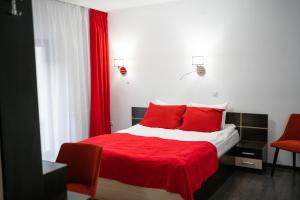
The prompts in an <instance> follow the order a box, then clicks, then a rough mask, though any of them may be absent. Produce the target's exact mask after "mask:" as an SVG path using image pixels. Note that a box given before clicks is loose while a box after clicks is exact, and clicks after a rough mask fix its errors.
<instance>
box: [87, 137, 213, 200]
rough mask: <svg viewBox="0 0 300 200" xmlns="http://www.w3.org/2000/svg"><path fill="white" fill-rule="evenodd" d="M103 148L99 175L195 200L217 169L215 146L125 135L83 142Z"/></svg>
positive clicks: (96, 138)
mask: <svg viewBox="0 0 300 200" xmlns="http://www.w3.org/2000/svg"><path fill="white" fill-rule="evenodd" d="M82 142H83V143H89V144H96V145H101V146H102V147H103V154H102V161H101V162H102V163H101V170H100V176H101V177H104V178H108V179H114V180H118V181H121V182H124V183H127V184H131V185H137V186H142V187H149V188H160V189H165V190H167V191H169V192H172V193H179V194H180V195H181V196H182V197H183V198H184V199H186V200H187V199H189V200H192V199H194V195H193V193H194V192H195V191H196V190H197V189H199V188H200V187H201V184H202V183H203V182H204V181H205V180H206V179H207V178H208V177H209V176H211V175H212V174H214V173H215V172H216V170H217V169H218V157H217V150H216V148H215V146H214V145H213V144H211V143H209V142H203V141H200V142H183V141H177V140H166V139H161V138H157V137H142V136H135V135H131V134H127V133H114V134H109V135H101V136H97V137H93V138H90V139H87V140H84V141H82Z"/></svg>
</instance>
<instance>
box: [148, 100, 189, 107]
mask: <svg viewBox="0 0 300 200" xmlns="http://www.w3.org/2000/svg"><path fill="white" fill-rule="evenodd" d="M152 103H154V104H156V105H162V106H168V105H170V106H177V105H185V104H184V103H183V104H181V103H166V102H164V101H161V100H159V99H155V101H152Z"/></svg>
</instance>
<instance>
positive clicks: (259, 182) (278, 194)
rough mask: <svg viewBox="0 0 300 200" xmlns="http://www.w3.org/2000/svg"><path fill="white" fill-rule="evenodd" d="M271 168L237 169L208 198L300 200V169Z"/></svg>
mask: <svg viewBox="0 0 300 200" xmlns="http://www.w3.org/2000/svg"><path fill="white" fill-rule="evenodd" d="M270 170H271V168H269V167H268V168H267V169H266V170H265V171H264V172H261V173H257V172H253V171H249V170H243V169H238V170H236V171H235V172H234V174H233V175H232V176H231V177H230V178H229V179H228V180H227V181H226V182H225V183H224V184H223V185H222V187H221V188H220V189H219V190H218V191H217V192H216V193H215V194H214V195H213V196H212V197H211V198H210V200H226V199H230V200H237V199H242V200H248V199H249V200H255V199H257V200H262V199H266V200H269V199H270V200H300V171H299V170H297V171H293V170H292V169H284V168H276V171H275V174H274V176H273V177H271V176H270Z"/></svg>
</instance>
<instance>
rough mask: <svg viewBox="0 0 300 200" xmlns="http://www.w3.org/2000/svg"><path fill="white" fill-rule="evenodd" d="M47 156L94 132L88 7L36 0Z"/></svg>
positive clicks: (52, 157)
mask: <svg viewBox="0 0 300 200" xmlns="http://www.w3.org/2000/svg"><path fill="white" fill-rule="evenodd" d="M32 4H33V5H32V6H33V17H34V34H35V50H36V68H37V83H38V100H39V114H40V130H41V143H42V156H43V159H44V160H51V161H53V160H55V158H56V156H57V153H58V150H59V148H60V145H61V144H62V143H64V142H75V141H79V140H81V139H83V138H86V137H88V130H89V110H90V85H89V84H90V54H89V31H88V30H89V21H88V20H89V15H88V9H87V8H83V7H79V6H75V5H71V4H67V3H62V2H58V1H55V0H33V1H32Z"/></svg>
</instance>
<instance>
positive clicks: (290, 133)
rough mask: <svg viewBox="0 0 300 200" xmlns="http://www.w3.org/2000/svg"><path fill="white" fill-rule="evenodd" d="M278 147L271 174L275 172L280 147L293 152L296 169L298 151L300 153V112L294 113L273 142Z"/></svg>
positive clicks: (273, 145)
mask: <svg viewBox="0 0 300 200" xmlns="http://www.w3.org/2000/svg"><path fill="white" fill-rule="evenodd" d="M271 146H272V147H275V148H276V151H275V155H274V160H273V166H272V171H271V176H273V174H274V169H275V167H276V162H277V157H278V152H279V149H283V150H286V151H291V152H293V168H294V169H296V153H300V114H292V115H291V116H290V119H289V121H288V124H287V126H286V128H285V131H284V133H283V134H282V136H281V137H280V138H279V139H278V140H277V141H275V142H273V143H272V144H271Z"/></svg>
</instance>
